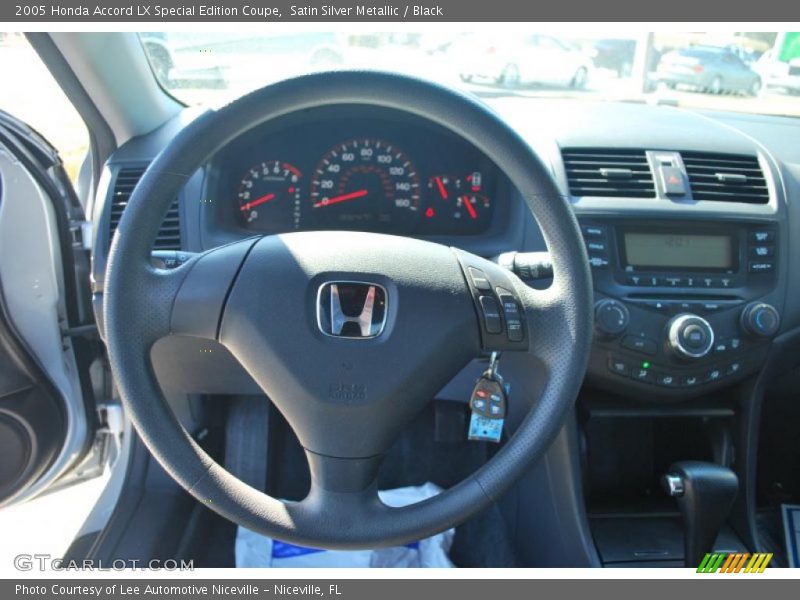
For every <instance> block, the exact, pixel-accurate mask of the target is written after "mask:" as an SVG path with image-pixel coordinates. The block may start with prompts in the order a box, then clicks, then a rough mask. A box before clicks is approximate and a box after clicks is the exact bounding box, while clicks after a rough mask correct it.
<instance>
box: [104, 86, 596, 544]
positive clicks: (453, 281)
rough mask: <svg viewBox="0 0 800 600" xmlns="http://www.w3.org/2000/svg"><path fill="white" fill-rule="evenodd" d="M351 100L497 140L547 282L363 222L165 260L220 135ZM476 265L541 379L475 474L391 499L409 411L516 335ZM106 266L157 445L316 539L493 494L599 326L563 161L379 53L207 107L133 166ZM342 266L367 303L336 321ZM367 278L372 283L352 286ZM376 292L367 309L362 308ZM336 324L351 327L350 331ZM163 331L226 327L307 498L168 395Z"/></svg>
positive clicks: (176, 463)
mask: <svg viewBox="0 0 800 600" xmlns="http://www.w3.org/2000/svg"><path fill="white" fill-rule="evenodd" d="M342 104H349V105H370V106H380V107H386V108H390V109H396V110H399V111H404V112H406V113H411V114H413V115H416V116H418V117H420V118H422V119H426V120H429V121H432V122H435V123H438V124H440V125H442V126H444V127H445V128H447V129H449V130H450V131H452V132H454V133H455V134H457V135H459V136H461V137H462V138H463V139H465V140H466V141H467V142H469V143H472V144H474V145H475V146H476V147H477V148H478V149H480V150H481V151H482V152H484V153H485V154H486V155H487V156H488V157H489V158H490V159H491V160H493V161H494V162H495V164H496V165H497V166H498V167H499V168H500V169H502V170H503V171H504V172H505V173H506V174H507V176H508V177H509V178H510V179H511V181H512V182H513V184H514V185H515V186H516V187H517V189H518V190H519V192H520V193H521V195H522V197H523V198H524V199H525V201H526V203H527V205H528V207H529V208H530V210H531V211H532V213H533V215H534V217H535V218H536V220H537V222H538V223H539V226H540V228H541V231H542V233H543V235H544V238H545V241H546V243H547V246H548V248H549V251H550V255H551V260H552V263H553V272H554V279H553V283H552V285H551V286H550V287H549V288H548V289H546V290H534V289H531V288H529V287H528V286H526V285H525V284H524V283H523V282H522V281H520V280H519V279H518V278H517V277H516V276H514V275H513V274H511V273H510V272H508V271H507V270H505V269H502V268H500V267H499V266H497V265H495V264H494V263H492V262H490V261H487V260H484V259H482V258H480V257H478V256H475V255H472V254H469V253H466V252H463V251H460V250H455V249H453V248H448V247H446V246H443V245H439V244H435V243H431V242H427V241H421V240H416V239H410V238H404V237H397V236H390V235H379V234H371V233H357V232H335V231H328V232H295V233H289V234H284V235H273V236H263V237H258V238H250V239H246V240H243V241H240V242H236V243H232V244H229V245H226V246H222V247H220V248H216V249H213V250H209V251H207V252H205V253H203V254H200V255H198V256H197V257H194V258H193V259H191V260H190V261H188V262H187V263H185V264H184V265H182V266H180V267H178V268H176V269H172V270H163V269H158V268H155V267H153V266H152V265H151V262H150V252H151V248H152V246H153V242H154V240H155V237H156V234H157V231H158V229H159V226H160V224H161V221H162V219H163V217H164V215H165V213H166V211H167V209H168V207H169V205H170V204H171V203H172V201H173V199H174V198H175V197H176V195H177V194H178V193H179V191H180V190H181V188H182V186H183V185H184V184H185V183H186V181H187V180H188V179H189V178H190V177H191V176H192V174H194V173H195V172H196V171H197V169H198V168H200V167H201V166H202V165H203V164H205V163H206V162H207V161H208V159H209V158H210V157H211V156H212V155H213V154H214V153H215V152H217V151H218V150H220V149H221V148H223V147H224V146H225V145H226V144H227V143H229V142H230V141H231V140H233V139H235V138H236V137H237V136H239V135H241V134H242V133H244V132H246V131H248V130H250V129H252V128H253V127H255V126H257V125H260V124H262V123H265V122H267V121H270V120H271V119H275V118H277V117H280V116H282V115H286V114H289V113H293V112H296V111H302V110H304V109H310V108H315V107H322V106H326V105H342ZM471 269H477V270H478V273H479V274H480V273H482V274H483V275H485V276H486V277H485V279H486V280H488V282H489V283H490V284H491V285H492V286H498V287H501V288H502V289H503V290H505V291H507V292H510V293H511V296H513V297H514V298H515V301H516V302H517V303H518V307H519V308H520V313H521V322H522V325H523V328H522V331H523V334H524V340H523V341H521V342H516V343H511V344H510V346H511V348H512V350H517V351H520V352H526V353H527V356H528V357H529V358H530V361H531V364H532V365H533V364H534V363H538V366H539V367H540V368H541V372H542V373H544V374H545V376H546V382H544V383H543V386H542V391H541V395H540V397H539V398H537V399H528V400H526V399H521V401H527V402H528V403H529V404H530V406H531V408H530V410H529V412H528V414H527V416H526V417H525V418H524V420H523V421H522V422H521V424H520V425H519V427H518V429H517V430H516V432H515V433H514V434H513V436H511V438H510V439H509V440H508V441H507V442H506V443H505V444H504V445H503V447H502V448H501V449H500V450H499V451H498V452H497V453H496V454H495V455H494V456H493V457H492V458H491V459H490V460H489V461H488V462H487V463H485V464H484V465H483V466H482V467H481V468H479V469H478V470H477V471H475V472H474V473H473V474H472V475H471V476H470V477H468V478H467V479H465V480H463V481H461V482H460V483H458V484H457V485H455V486H453V487H451V488H449V489H447V490H445V491H443V492H442V493H441V494H439V495H437V496H434V497H432V498H430V499H428V500H425V501H423V502H419V503H417V504H412V505H410V506H406V507H403V508H390V507H387V506H385V505H384V504H383V503H382V502H381V501H380V499H379V498H378V494H377V484H376V478H377V472H378V468H379V466H380V463H381V457H382V456H383V454H384V453H385V452H386V451H387V449H388V448H389V447H390V446H391V444H392V442H393V441H394V440H395V439H396V438H397V436H398V435H399V433H400V432H401V430H402V429H403V427H404V426H405V425H406V424H407V423H409V422H410V421H411V419H412V418H413V417H414V416H415V415H416V414H417V413H419V412H420V411H421V409H422V408H423V407H424V406H425V404H426V403H427V402H429V401H430V399H431V398H433V397H434V396H435V394H436V393H437V392H438V391H439V390H440V389H441V388H442V387H443V386H444V384H445V383H447V382H448V381H450V380H451V379H452V378H453V377H454V376H455V375H456V374H457V373H458V372H459V371H460V370H461V369H462V368H463V367H464V366H465V365H466V364H468V363H469V361H470V360H472V359H473V358H475V357H477V356H480V355H481V353H482V352H485V351H486V350H491V349H492V347H495V346H498V347H503V346H504V344H505V347H508V345H509V344H508V343H507V340H506V338H505V337H504V335H505V333H504V334H502V335H494V334H492V333H491V332H488V331H487V322H486V319H485V317H484V315H483V314H482V312H481V305H480V298H481V295H482V294H483V295H485V294H490V295H491V291H490V292H481V291H480V289H478V288H479V287H484V288H485V287H486V286H485V282H482V281H478V280H477V279H475V278H474V276H475V274H476V272H475V271H471ZM105 281H106V284H105V285H106V287H105V333H106V341H107V345H108V352H109V356H110V362H111V367H112V370H113V374H114V377H115V378H116V382H117V384H118V386H119V390H120V394H121V397H122V400H123V402H124V405H125V407H126V409H127V412H128V415H129V416H130V418H131V420H132V422H133V424H134V426H135V427H136V430H137V432H138V433H139V436H140V437H141V439H142V440H143V442H144V443H145V445H146V446H147V448H149V450H150V452H151V453H152V454H153V456H154V457H155V458H156V459H157V460H158V461H159V462H160V463H161V465H163V467H164V468H165V469H166V470H167V472H168V473H169V474H170V475H171V476H172V477H173V478H174V479H175V480H176V481H177V482H178V483H179V484H180V485H181V486H183V487H184V488H185V489H186V490H187V491H188V492H189V493H191V494H192V495H193V496H194V497H195V498H197V500H198V501H200V502H202V503H203V504H205V505H206V506H208V507H209V508H210V509H212V510H214V511H216V512H217V513H219V514H220V515H222V516H224V517H226V518H228V519H229V520H231V521H233V522H235V523H238V524H239V525H242V526H244V527H247V528H249V529H251V530H254V531H257V532H259V533H263V534H265V535H269V536H272V537H275V538H278V539H282V540H286V541H289V542H293V543H297V544H303V545H307V546H313V547H318V548H341V549H357V548H375V547H383V546H390V545H396V544H402V543H408V542H410V541H413V540H418V539H421V538H424V537H426V536H430V535H433V534H435V533H438V532H440V531H443V530H445V529H447V528H449V527H452V526H454V525H456V524H458V523H460V522H463V521H465V520H466V519H467V518H469V517H470V516H472V515H474V514H475V513H477V512H478V511H480V510H482V509H483V508H485V507H487V506H488V505H489V504H490V503H491V502H493V501H495V500H497V499H498V498H499V497H500V496H501V495H502V494H503V493H504V492H505V491H506V490H507V489H508V488H509V486H510V485H512V484H513V483H514V482H515V481H516V480H517V479H518V478H519V477H521V476H522V475H523V474H524V472H525V471H526V469H527V468H528V467H529V466H530V465H531V464H532V463H533V462H534V461H536V460H538V459H540V458H541V457H542V455H543V454H544V452H545V451H546V449H547V448H548V446H549V445H550V443H551V442H552V441H553V439H554V438H555V436H556V435H557V433H558V431H559V429H560V428H561V426H562V424H563V422H564V420H565V418H566V415H567V413H568V411H569V409H570V407H571V406H572V404H573V403H574V401H575V398H576V396H577V394H578V390H579V387H580V385H581V381H582V379H583V375H584V372H585V369H586V363H587V360H588V355H589V345H590V341H591V321H592V288H591V275H590V272H589V267H588V261H587V257H586V251H585V249H584V246H583V243H582V240H581V235H580V231H579V229H578V225H577V221H576V219H575V217H574V215H573V213H572V211H571V209H570V206H569V204H568V202H567V200H566V199H565V198H564V197H563V196H562V195H561V194H559V192H558V189H557V187H556V185H555V184H554V182H553V180H552V178H551V176H550V174H549V172H548V169H547V168H546V167H545V166H544V165H543V164H542V162H541V161H540V160H539V159H538V158H537V156H536V154H534V152H533V151H532V150H531V149H530V148H529V146H528V145H527V144H526V143H525V142H524V141H523V140H522V139H521V138H520V137H519V136H518V135H517V134H516V133H515V132H514V131H513V130H511V129H510V128H509V127H508V126H507V125H506V124H504V123H503V121H501V120H500V119H499V118H498V117H497V116H496V115H495V114H494V113H493V112H491V111H490V110H489V109H488V108H487V107H485V106H484V105H483V104H481V103H479V102H478V101H476V100H473V99H471V98H469V97H468V96H466V95H462V94H460V93H458V92H454V91H452V90H449V89H446V88H444V87H440V86H438V85H435V84H433V83H428V82H425V81H421V80H417V79H411V78H407V77H401V76H396V75H391V74H383V73H370V72H335V73H323V74H314V75H308V76H304V77H300V78H296V79H291V80H287V81H284V82H281V83H277V84H275V85H271V86H268V87H266V88H264V89H261V90H258V91H255V92H253V93H251V94H249V95H247V96H244V97H242V98H240V99H238V100H235V101H234V102H232V103H231V104H229V105H227V106H225V107H223V108H221V109H219V110H217V111H210V112H207V113H205V114H203V115H201V116H199V117H198V118H197V119H196V120H194V121H193V122H191V123H190V124H189V125H187V126H186V127H185V128H184V129H183V130H182V131H181V132H180V133H179V134H178V135H177V136H175V138H174V139H173V140H172V141H171V142H170V144H169V145H168V146H167V148H165V149H164V151H163V152H162V153H161V154H160V155H159V156H158V157H157V158H156V159H155V160H154V161H153V162H152V164H151V165H150V167H149V168H148V169H147V171H146V172H145V174H144V176H143V177H142V179H141V180H140V181H139V184H138V185H137V186H136V189H135V190H134V192H133V194H132V196H131V198H130V202H129V203H128V206H127V208H126V210H125V212H124V214H123V216H122V219H121V221H120V223H119V226H118V228H117V233H116V235H115V237H114V240H113V243H112V246H111V251H110V255H109V260H108V268H107V273H106V280H105ZM353 282H355V283H356V284H357V285H355V286H353V285H350V286H349V287H348V284H352V283H353ZM337 284H341V285H342V287H343V288H347V290H349V292H348V291H347V290H343V291H344V292H346V293H350V295H351V297H350V303H351V304H352V303H353V302H355V305H356V307H357V310H356V311H355V313H353V311H352V310H350V311H349V312H347V311H346V310H345V309H346V307H345V306H344V305H342V306H341V308H342V311H343V314H342V315H339V317H343V319H340V320H339V321H338V325H337V322H333V321H336V316H337V313H336V311H335V310H334V308H337V307H336V304H337V302H334V300H335V299H334V298H333V297H334V296H340V300H341V301H342V302H343V301H344V300H345V298H344V294H343V292H341V291H339V290H338V289H334V286H336V285H337ZM481 284H483V285H482V286H481ZM350 288H353V289H350ZM359 289H360V290H361V292H359ZM490 289H491V288H490ZM370 290H371V291H370ZM359 293H362V296H361V298H363V300H358V299H356V300H353V298H355V297H356V296H358V294H359ZM364 293H366V295H367V296H370V295H371V296H372V300H369V299H368V298H365V297H364V296H363V294H364ZM367 304H369V305H370V306H371V308H372V310H370V311H369V313H370V314H369V316H368V317H367V318H366V321H365V320H364V315H365V313H366V311H365V310H363V309H364V308H365V307H366V306H367ZM329 308H330V309H331V312H330V313H329V312H328V309H329ZM381 313H382V314H381ZM329 314H330V315H331V316H332V321H331V320H329V319H328V318H327V316H326V315H329ZM354 314H355V316H354ZM326 319H328V320H326ZM359 319H360V320H359ZM323 321H324V322H323ZM503 322H504V321H503ZM326 327H327V328H328V329H327V330H326ZM354 327H355V328H354ZM337 329H338V330H339V332H340V333H341V332H342V331H345V330H346V332H347V333H348V335H344V336H343V335H336V331H335V330H337ZM362 334H366V335H362ZM168 335H188V336H196V337H199V338H208V339H213V340H216V341H217V342H219V343H220V344H222V345H223V346H224V347H226V348H227V349H228V350H229V351H230V353H231V354H232V355H233V356H234V357H235V358H236V359H237V360H238V361H239V362H240V363H241V365H242V366H243V367H244V369H245V370H246V371H247V372H248V373H249V374H250V376H252V378H253V379H254V380H255V382H256V383H257V384H258V385H259V386H260V387H261V389H263V391H264V393H265V394H266V395H267V396H268V397H269V398H270V399H271V401H272V402H273V403H274V405H275V406H276V407H277V409H278V410H279V411H280V412H281V413H282V414H283V415H284V417H285V418H286V420H287V421H288V423H289V425H290V426H291V427H292V429H293V430H294V432H295V433H296V435H297V438H298V439H299V440H300V443H301V444H302V446H303V448H304V449H305V452H306V456H307V458H308V463H309V468H310V473H311V488H310V492H309V494H308V496H307V497H306V498H305V499H304V500H302V501H298V502H288V501H282V500H279V499H276V498H272V497H270V496H269V495H266V494H264V493H262V492H261V491H259V490H256V489H253V488H251V487H249V486H247V485H246V484H244V483H243V482H241V481H240V480H238V479H237V478H235V477H234V476H233V475H231V474H230V473H228V472H227V471H226V470H225V469H224V468H223V467H221V466H220V465H219V464H217V463H216V462H215V461H214V460H212V459H211V458H210V457H209V456H208V454H206V453H205V452H204V451H203V450H202V449H201V448H200V447H199V446H198V445H197V444H196V443H195V442H194V441H193V440H192V438H191V437H190V435H189V434H188V433H187V432H186V430H185V429H184V428H183V427H182V426H181V424H180V423H179V422H178V420H177V419H176V417H175V416H174V414H173V413H172V411H171V409H170V408H169V406H168V405H167V403H166V401H165V400H164V398H163V395H162V393H161V391H160V389H159V386H158V383H157V381H156V379H155V376H154V374H153V370H152V367H151V364H150V360H149V352H150V349H151V347H152V346H153V344H154V343H155V342H156V341H157V340H158V339H160V338H162V337H164V336H168ZM351 335H352V336H353V337H350V336H351ZM503 340H506V341H503Z"/></svg>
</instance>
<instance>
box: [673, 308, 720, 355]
mask: <svg viewBox="0 0 800 600" xmlns="http://www.w3.org/2000/svg"><path fill="white" fill-rule="evenodd" d="M667 341H668V343H669V346H670V348H671V349H672V351H673V352H674V353H675V354H677V355H678V356H679V357H681V358H702V357H704V356H705V355H706V354H708V353H709V352H710V351H711V349H712V348H713V347H714V330H713V329H712V328H711V325H710V324H709V322H708V321H706V320H705V319H704V318H702V317H698V316H697V315H694V314H690V313H684V314H680V315H676V316H675V317H673V318H672V319H671V320H670V322H669V323H668V324H667Z"/></svg>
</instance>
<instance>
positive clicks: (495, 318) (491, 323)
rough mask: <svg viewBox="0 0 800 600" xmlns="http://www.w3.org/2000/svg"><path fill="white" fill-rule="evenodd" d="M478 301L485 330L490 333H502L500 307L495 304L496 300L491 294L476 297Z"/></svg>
mask: <svg viewBox="0 0 800 600" xmlns="http://www.w3.org/2000/svg"><path fill="white" fill-rule="evenodd" d="M478 302H479V303H480V306H481V313H483V322H484V324H485V326H486V331H487V332H488V333H492V334H498V333H502V331H503V321H502V320H501V318H500V308H499V307H498V306H497V300H495V299H494V297H492V296H481V297H480V298H478Z"/></svg>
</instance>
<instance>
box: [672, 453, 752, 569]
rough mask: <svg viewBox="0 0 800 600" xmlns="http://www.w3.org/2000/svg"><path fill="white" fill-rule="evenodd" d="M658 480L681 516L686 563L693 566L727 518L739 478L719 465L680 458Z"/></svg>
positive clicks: (707, 548) (712, 542)
mask: <svg viewBox="0 0 800 600" xmlns="http://www.w3.org/2000/svg"><path fill="white" fill-rule="evenodd" d="M662 483H663V484H664V488H665V489H666V490H667V493H669V494H670V495H671V496H674V497H675V498H676V499H677V501H678V508H680V511H681V514H682V515H683V524H684V536H685V538H684V540H685V556H684V560H685V562H686V566H687V567H697V566H698V565H699V564H700V561H701V560H703V557H704V556H705V554H706V553H707V552H711V550H712V549H713V546H714V542H715V541H716V539H717V535H719V531H720V529H722V525H723V524H724V523H725V521H726V520H727V519H728V515H729V514H730V511H731V507H732V506H733V501H734V500H735V499H736V493H737V492H738V491H739V479H738V478H737V477H736V474H735V473H734V472H733V471H731V470H730V469H728V468H727V467H723V466H721V465H717V464H714V463H708V462H699V461H682V462H677V463H674V464H672V465H671V466H670V468H669V473H667V474H666V475H665V476H664V478H663V479H662Z"/></svg>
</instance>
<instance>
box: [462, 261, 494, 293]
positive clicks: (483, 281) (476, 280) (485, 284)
mask: <svg viewBox="0 0 800 600" xmlns="http://www.w3.org/2000/svg"><path fill="white" fill-rule="evenodd" d="M467 272H468V273H469V278H470V279H471V280H472V285H473V286H475V289H476V290H481V291H482V292H488V291H489V290H491V289H492V284H491V283H489V280H488V279H487V278H486V273H484V272H483V271H481V270H480V269H476V268H475V267H468V268H467Z"/></svg>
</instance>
